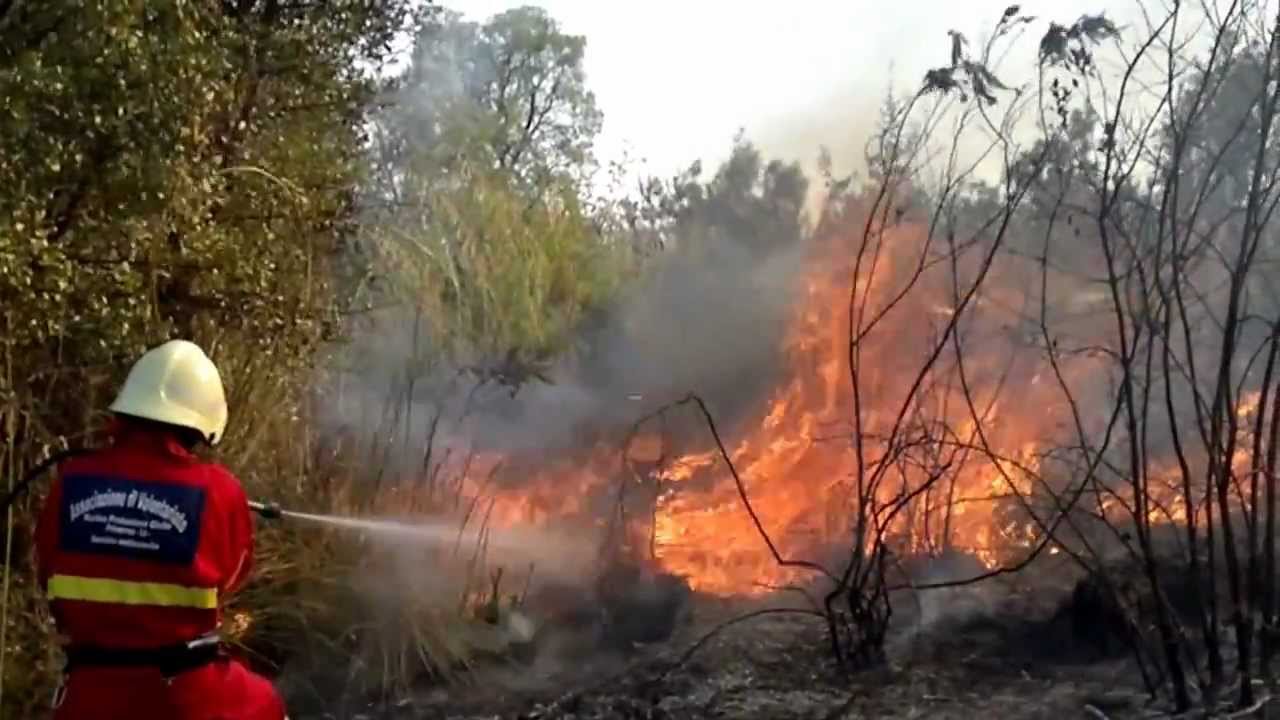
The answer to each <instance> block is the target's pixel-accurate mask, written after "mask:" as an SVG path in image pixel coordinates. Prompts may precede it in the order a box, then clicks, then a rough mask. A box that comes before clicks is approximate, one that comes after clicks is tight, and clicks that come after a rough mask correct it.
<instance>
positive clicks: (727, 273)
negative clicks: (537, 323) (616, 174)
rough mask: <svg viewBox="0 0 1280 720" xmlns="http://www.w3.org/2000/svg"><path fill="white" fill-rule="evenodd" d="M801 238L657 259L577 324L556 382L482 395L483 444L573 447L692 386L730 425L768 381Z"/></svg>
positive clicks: (619, 428)
mask: <svg viewBox="0 0 1280 720" xmlns="http://www.w3.org/2000/svg"><path fill="white" fill-rule="evenodd" d="M803 250H804V245H803V244H794V245H786V246H783V247H781V248H779V249H775V250H774V251H772V252H770V253H768V254H766V255H764V256H761V255H759V254H757V253H755V252H752V251H750V250H748V249H747V248H746V247H744V246H742V245H738V244H735V243H734V242H732V241H727V242H724V243H723V244H722V246H721V247H718V248H716V249H715V252H713V253H707V254H698V253H695V252H681V251H675V252H672V253H671V254H670V255H668V256H666V257H663V258H661V259H660V260H659V261H658V262H657V264H656V265H655V267H653V268H652V269H651V270H650V271H649V272H648V273H647V275H646V276H645V277H644V278H643V279H641V280H640V281H639V282H638V283H637V284H636V285H635V286H633V287H631V288H629V289H628V290H627V291H625V292H624V293H623V294H622V295H621V297H619V298H618V299H617V300H616V302H614V303H613V304H612V306H611V307H610V309H608V310H607V311H605V312H603V313H602V314H601V316H600V317H598V318H597V319H596V320H595V321H594V322H593V323H591V324H590V326H588V327H586V328H584V329H583V331H582V333H581V334H580V337H579V338H578V342H577V343H575V344H576V345H577V346H578V347H579V348H581V351H580V352H577V353H574V354H571V355H569V356H566V357H564V358H562V359H561V361H560V362H558V363H557V364H556V365H555V366H554V368H553V370H552V372H551V374H550V375H551V380H552V383H551V384H535V385H531V386H527V387H525V388H522V389H520V391H519V392H518V393H517V394H516V395H515V396H514V397H513V396H511V395H510V394H509V393H503V392H489V393H486V395H485V396H484V399H483V400H482V401H480V402H478V403H477V407H476V410H475V415H476V417H475V421H474V423H473V426H472V427H473V432H474V434H475V437H476V439H477V441H478V442H480V443H483V444H484V445H485V446H488V447H498V448H502V449H507V450H514V449H523V450H530V449H536V448H560V447H569V446H574V445H575V444H578V443H579V442H580V441H581V440H582V438H583V433H587V434H588V435H593V436H597V437H598V436H599V435H601V434H605V435H608V434H613V433H618V432H624V431H625V430H626V429H627V428H628V427H629V426H630V425H631V423H633V422H634V421H635V420H636V419H637V418H638V417H639V416H641V415H642V414H644V413H645V412H647V411H651V410H653V409H654V408H657V407H659V406H661V405H664V404H667V403H670V402H673V401H676V400H678V399H680V398H681V397H683V396H685V395H687V394H688V393H690V392H694V393H698V394H699V395H701V396H703V397H704V399H706V400H707V402H708V404H709V406H710V407H711V408H712V410H713V411H714V412H716V413H717V414H718V415H723V416H724V418H725V419H726V422H728V421H730V420H731V419H732V418H734V417H736V416H737V415H738V413H739V412H741V411H742V410H743V409H744V408H746V407H748V406H749V405H750V404H752V401H754V400H756V399H757V397H758V395H759V393H760V392H761V391H762V390H763V389H765V388H767V387H768V386H769V385H770V380H771V378H772V377H773V376H774V374H775V372H776V370H777V365H778V360H779V358H778V352H779V348H780V347H781V345H782V333H783V330H784V326H785V320H786V315H787V312H788V310H789V308H790V306H791V303H792V302H793V300H794V297H795V295H794V293H795V289H796V287H797V284H796V281H797V279H798V277H799V271H800V265H801V259H802V255H803Z"/></svg>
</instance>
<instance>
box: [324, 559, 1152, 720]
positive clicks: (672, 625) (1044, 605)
mask: <svg viewBox="0 0 1280 720" xmlns="http://www.w3.org/2000/svg"><path fill="white" fill-rule="evenodd" d="M1050 571H1052V568H1048V567H1043V568H1040V569H1039V572H1037V574H1038V575H1039V574H1041V573H1047V572H1050ZM1045 577H1046V576H1042V577H1041V578H1036V579H1035V582H1034V584H1033V583H1031V582H1028V580H1029V579H1028V578H1027V577H1012V578H997V579H993V580H990V581H986V582H984V583H982V584H981V585H976V586H968V587H962V588H953V589H944V590H931V591H927V592H909V591H902V592H899V593H897V594H896V595H895V596H894V616H893V621H892V630H891V632H890V634H889V636H888V642H887V649H888V656H889V662H888V663H887V664H886V665H884V666H881V667H876V668H873V669H868V670H861V671H850V670H847V669H846V670H841V669H839V668H837V667H836V665H835V664H834V662H833V661H832V659H831V657H832V656H831V653H830V650H829V645H828V636H827V633H826V626H825V624H824V621H823V620H822V619H821V618H817V617H813V616H811V615H805V614H800V613H790V612H786V611H784V609H785V608H801V607H805V606H806V604H805V602H804V600H803V599H802V598H800V597H799V594H798V593H788V592H782V593H777V594H775V595H773V596H770V597H763V598H761V597H757V598H751V599H725V598H718V597H711V596H706V595H701V594H694V593H687V592H681V591H680V590H679V588H677V587H676V586H674V585H669V586H667V587H665V588H658V590H657V591H656V594H655V593H654V588H653V586H652V585H649V586H647V587H648V590H647V592H648V595H645V593H639V595H637V596H635V597H632V598H631V599H630V600H629V601H628V600H627V599H626V598H622V599H619V601H618V602H621V603H623V605H615V606H612V607H602V606H601V601H600V600H599V599H598V598H597V599H595V600H593V601H592V603H591V604H590V605H591V606H590V607H588V604H583V605H579V606H578V607H576V608H568V609H566V610H565V611H564V612H563V613H562V614H561V616H560V617H558V618H556V620H555V622H554V623H553V625H554V629H551V630H548V631H545V632H540V633H539V636H538V637H537V638H536V640H534V641H531V642H530V643H529V646H528V652H526V653H524V654H523V655H521V654H519V653H517V654H516V656H515V657H513V658H509V659H507V660H505V661H504V662H502V663H498V664H495V665H493V666H489V667H481V668H477V669H476V670H475V671H474V672H473V673H472V674H471V675H470V676H469V677H468V679H467V680H466V681H465V682H463V683H461V684H459V685H454V686H450V687H448V688H443V687H441V688H435V689H426V690H423V691H422V693H421V694H420V695H419V696H418V697H417V698H416V699H415V700H414V701H412V702H403V701H402V702H401V703H400V704H399V705H398V706H397V707H393V708H387V707H381V708H379V707H374V706H370V707H369V708H368V709H367V711H366V712H364V713H363V714H353V715H347V716H346V717H364V718H369V719H371V720H372V719H375V718H376V719H377V720H409V719H417V718H448V719H450V720H534V719H535V718H537V719H562V720H570V719H575V720H577V719H586V718H602V719H603V718H652V719H671V720H676V719H684V718H690V719H692V718H743V719H746V720H756V719H759V720H788V719H793V718H794V719H797V720H799V719H801V718H803V719H806V720H838V719H841V718H979V717H990V718H1075V717H1080V718H1143V717H1158V716H1161V714H1162V712H1161V708H1159V707H1156V706H1152V705H1150V704H1149V703H1148V702H1147V696H1146V695H1145V694H1144V692H1143V690H1142V684H1141V678H1140V675H1139V674H1138V671H1137V668H1136V665H1135V664H1134V663H1133V662H1132V660H1130V659H1129V657H1128V655H1127V653H1126V651H1125V649H1124V647H1123V643H1121V642H1120V641H1119V639H1118V636H1117V635H1115V634H1114V633H1111V632H1110V630H1111V629H1110V628H1109V627H1108V624H1107V618H1106V616H1105V612H1101V611H1100V610H1099V608H1097V607H1094V606H1091V605H1089V603H1088V600H1087V597H1085V595H1087V594H1082V593H1080V592H1079V586H1076V588H1075V591H1074V592H1073V589H1072V587H1071V584H1070V583H1068V584H1067V585H1066V587H1062V584H1061V583H1053V582H1049V581H1046V580H1045V579H1044V578H1045ZM614 587H615V588H618V587H622V584H621V583H615V584H614ZM626 602H630V603H631V604H630V606H626V605H625V603H626ZM604 604H605V605H608V603H607V602H606V603H604ZM597 610H598V611H599V612H600V613H602V614H603V615H608V616H610V619H609V620H608V621H606V625H609V624H610V623H612V625H611V627H612V630H610V629H608V628H606V629H605V630H604V631H603V632H601V628H600V626H599V624H593V620H592V618H593V615H592V613H593V612H595V611H597ZM531 612H532V611H531ZM749 614H754V616H753V617H751V618H749V619H744V620H741V621H739V622H735V623H732V624H730V625H728V626H725V625H724V624H725V623H726V622H729V621H732V620H734V619H735V618H743V617H744V616H746V615H749ZM598 616H599V615H596V616H595V617H598ZM619 623H624V624H626V625H627V626H625V627H621V626H619ZM548 627H550V626H548ZM717 628H722V629H720V630H719V631H717V632H715V633H714V634H713V635H711V637H710V639H708V633H711V632H712V631H713V630H716V629H717ZM636 638H643V639H644V640H646V641H648V642H635V641H634V640H635V639H636ZM694 648H696V650H693V649H694ZM691 650H693V651H691Z"/></svg>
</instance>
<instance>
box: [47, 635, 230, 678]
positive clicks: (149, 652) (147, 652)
mask: <svg viewBox="0 0 1280 720" xmlns="http://www.w3.org/2000/svg"><path fill="white" fill-rule="evenodd" d="M65 654H66V656H67V664H66V667H65V668H64V672H71V671H72V670H75V669H76V668H82V667H117V668H118V667H152V668H156V669H157V670H159V671H160V674H161V675H163V676H165V677H173V676H175V675H181V674H182V673H184V672H187V671H189V670H195V669H196V668H200V667H204V666H205V665H208V664H210V663H212V662H214V661H216V660H217V659H218V658H220V657H222V656H223V652H222V643H221V642H220V641H219V640H218V638H217V637H216V636H209V637H202V638H198V639H196V640H192V641H191V642H186V643H179V644H177V645H167V646H164V647H157V648H141V649H133V648H130V649H125V648H103V647H94V646H89V645H73V646H71V647H68V648H66V651H65Z"/></svg>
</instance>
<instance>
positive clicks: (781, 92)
mask: <svg viewBox="0 0 1280 720" xmlns="http://www.w3.org/2000/svg"><path fill="white" fill-rule="evenodd" d="M444 4H445V5H446V6H451V7H454V8H456V9H458V10H460V11H462V12H464V13H465V14H466V15H467V16H469V17H470V18H473V19H477V20H480V19H484V18H487V17H489V16H491V15H493V14H495V13H498V12H501V11H503V10H506V9H509V8H512V7H516V6H519V5H527V4H533V5H539V6H541V7H543V8H545V9H546V10H547V11H548V12H549V13H550V14H551V15H552V16H553V17H555V18H556V19H557V20H559V21H560V23H561V25H562V27H563V29H564V30H565V31H566V32H569V33H572V34H576V35H583V36H585V37H586V38H587V50H586V61H585V63H586V71H587V82H588V84H589V86H590V87H591V89H592V90H593V91H594V92H595V93H596V97H597V102H598V103H599V105H600V108H601V109H602V110H603V112H604V116H605V117H604V123H605V124H604V130H603V133H602V136H601V138H600V147H599V151H600V154H601V156H602V157H603V158H606V159H607V158H614V157H617V156H618V155H619V153H621V152H622V150H623V149H624V148H629V150H630V152H631V153H632V154H633V155H634V156H638V157H642V158H646V159H647V161H648V166H647V168H646V169H647V170H648V171H650V172H657V173H663V174H666V173H669V172H673V171H675V170H677V169H679V168H683V167H685V166H687V165H688V164H689V163H690V162H691V161H692V160H694V159H696V158H702V159H703V160H704V164H709V163H713V162H715V161H717V160H719V159H720V158H722V157H723V156H724V154H725V153H726V151H727V149H728V148H729V146H730V143H731V140H732V137H733V134H734V132H735V131H736V130H737V129H738V128H739V127H742V128H745V129H746V132H747V135H748V137H749V138H751V139H752V140H754V141H756V143H757V144H758V145H760V146H761V147H762V149H764V150H765V151H766V153H769V154H772V155H778V156H781V157H782V158H783V159H795V160H801V161H802V162H804V163H805V164H806V165H810V164H811V163H812V162H813V160H814V158H816V156H817V152H818V146H819V145H824V144H825V145H826V146H828V147H830V148H831V150H832V152H833V154H834V155H835V159H836V164H837V167H838V168H849V167H852V166H853V164H854V159H855V158H859V157H861V153H862V147H863V143H864V142H865V139H866V137H867V133H868V129H869V128H870V127H871V125H872V123H873V122H874V119H875V114H876V111H877V108H878V106H879V103H880V101H881V100H882V99H883V97H884V94H885V90H886V88H887V87H888V85H889V82H890V78H891V71H892V79H893V84H894V85H895V86H898V87H904V86H906V87H910V88H912V89H914V88H915V87H916V86H917V83H918V82H919V78H921V77H922V75H923V73H924V71H925V70H926V69H928V68H929V67H933V66H937V65H944V64H947V62H948V59H949V52H950V45H949V39H948V37H947V35H946V31H947V30H949V29H956V30H959V31H960V32H962V33H965V34H966V35H968V36H969V38H970V40H971V42H974V43H977V42H980V41H981V39H982V38H983V37H984V36H985V35H986V33H987V32H988V31H989V30H990V28H992V27H994V25H995V21H996V20H997V19H998V18H999V17H1000V15H1001V14H1002V13H1003V11H1004V9H1005V8H1006V7H1007V6H1008V5H1009V4H1011V3H1010V0H905V1H901V2H892V1H888V2H886V1H885V0H878V1H877V2H871V1H870V0H788V1H786V2H776V1H773V0H771V1H769V2H763V1H761V0H679V1H677V0H645V1H644V2H639V1H635V2H624V1H622V0H540V1H539V0H530V1H528V2H520V1H519V0H459V1H458V2H455V3H449V2H447V0H446V2H444ZM1020 4H1021V7H1022V12H1023V13H1024V14H1032V15H1039V16H1041V17H1045V18H1047V17H1052V18H1054V19H1056V20H1058V21H1059V22H1064V23H1067V22H1071V21H1073V20H1075V19H1076V18H1077V17H1078V16H1079V15H1080V14H1081V13H1083V12H1090V13H1096V12H1099V11H1102V10H1106V11H1107V12H1108V15H1109V16H1112V17H1116V18H1117V20H1120V21H1122V22H1123V21H1125V20H1127V19H1128V18H1125V17H1124V16H1125V15H1126V14H1128V13H1125V12H1119V13H1118V12H1117V11H1116V10H1115V8H1120V9H1121V10H1125V9H1131V8H1133V7H1134V3H1133V2H1131V1H1129V0H1039V1H1038V2H1037V1H1031V2H1023V3H1020ZM1035 27H1037V28H1039V29H1040V30H1043V27H1044V25H1043V23H1039V24H1037V25H1036V26H1035ZM1038 40H1039V38H1038V36H1037V37H1032V36H1031V35H1029V34H1028V35H1027V36H1024V37H1023V38H1022V39H1021V40H1020V41H1019V43H1018V45H1019V49H1020V50H1021V51H1022V52H1024V53H1027V54H1026V55H1025V56H1024V58H1031V57H1034V52H1035V49H1036V45H1037V42H1038ZM1032 66H1033V65H1032V64H1031V63H1029V62H1027V61H1026V60H1022V61H1019V60H1017V59H1016V58H1014V57H1012V56H1011V57H1010V59H1009V60H1008V61H1007V67H1009V68H1011V70H1010V71H1009V72H1008V73H1007V75H1005V76H1003V77H1004V79H1005V80H1006V82H1010V83H1016V82H1025V81H1027V80H1029V79H1030V78H1031V77H1032V76H1033V74H1032V72H1031V70H1030V68H1031V67H1032ZM1012 68H1017V70H1018V71H1019V72H1013V71H1012Z"/></svg>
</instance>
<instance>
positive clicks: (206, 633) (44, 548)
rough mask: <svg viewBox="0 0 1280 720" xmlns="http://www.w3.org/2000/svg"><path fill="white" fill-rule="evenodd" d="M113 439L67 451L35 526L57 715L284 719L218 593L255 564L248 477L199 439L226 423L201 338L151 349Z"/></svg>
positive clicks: (134, 376)
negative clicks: (221, 635)
mask: <svg viewBox="0 0 1280 720" xmlns="http://www.w3.org/2000/svg"><path fill="white" fill-rule="evenodd" d="M110 409H111V411H112V413H113V425H112V428H111V436H112V442H111V443H110V445H109V446H108V447H107V448H106V449H103V450H99V451H95V452H91V453H88V454H85V455H81V456H79V457H75V458H73V459H71V460H68V461H67V462H66V463H65V464H64V465H63V466H62V468H61V469H60V472H59V473H58V477H57V478H55V480H54V484H53V488H52V490H51V492H50V495H49V497H48V499H47V500H46V502H45V506H44V509H43V512H42V513H41V515H40V518H39V520H38V522H37V526H36V552H37V557H38V572H39V579H40V582H41V584H42V585H43V586H44V587H45V588H46V593H47V597H48V600H49V603H50V608H51V611H52V614H53V617H54V620H55V622H56V623H57V628H58V631H59V634H60V635H61V636H62V637H63V639H64V641H66V643H67V644H66V648H65V650H66V658H67V665H66V668H65V669H64V678H63V682H62V684H61V686H60V687H59V689H58V691H57V693H56V695H55V697H54V707H55V708H56V709H55V711H54V718H55V720H64V719H66V720H70V719H71V718H77V719H79V720H115V719H116V718H120V719H122V720H123V719H125V718H127V719H128V720H152V719H153V718H154V719H155V720H159V719H161V718H165V719H173V720H215V719H216V720H281V719H282V718H285V710H284V704H283V702H282V701H281V699H280V697H279V695H278V694H277V693H276V691H275V688H274V687H273V686H272V685H271V683H270V681H268V680H267V679H266V678H264V677H261V676H259V675H256V674H254V673H253V672H251V671H250V670H249V669H248V668H246V667H245V666H243V665H242V664H240V662H238V661H237V660H234V659H232V658H230V657H228V656H227V655H226V654H225V651H224V648H223V646H222V645H221V643H220V642H219V640H218V636H217V634H216V631H217V628H218V624H219V621H220V619H221V602H222V600H223V599H224V597H226V595H228V594H229V593H231V592H234V591H235V590H236V589H237V588H238V587H239V586H240V585H241V584H242V583H243V582H244V581H245V579H246V578H247V577H248V575H249V572H250V569H251V567H252V564H253V525H252V521H251V519H250V514H249V512H250V511H249V506H248V500H247V498H246V497H245V494H244V490H243V489H242V488H241V486H240V483H239V481H238V480H237V479H236V477H235V476H234V475H232V474H231V473H230V472H229V471H228V470H227V469H225V468H224V467H222V466H221V465H218V464H215V463H210V462H205V461H203V460H201V459H199V458H197V457H196V456H195V455H194V454H193V453H192V451H193V450H194V449H195V448H196V446H198V445H200V444H208V445H216V444H217V443H218V441H219V440H221V439H222V435H223V431H224V430H225V428H226V424H227V404H226V397H225V395H224V393H223V388H222V380H221V378H220V377H219V375H218V370H217V368H216V367H215V366H214V364H213V362H212V361H211V360H210V359H209V358H208V356H206V355H205V353H204V351H203V350H201V349H200V348H199V347H198V346H196V345H195V344H193V343H190V342H186V341H183V340H173V341H170V342H167V343H165V344H163V345H160V346H159V347H156V348H154V349H152V350H150V351H149V352H147V353H146V354H144V355H143V356H142V357H141V358H140V359H139V360H138V361H137V363H136V364H135V365H134V366H133V368H132V369H131V370H130V371H129V375H128V377H127V378H126V379H125V382H124V386H123V387H122V388H121V390H120V393H119V395H118V396H117V398H116V400H115V402H114V403H112V405H111V408H110Z"/></svg>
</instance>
